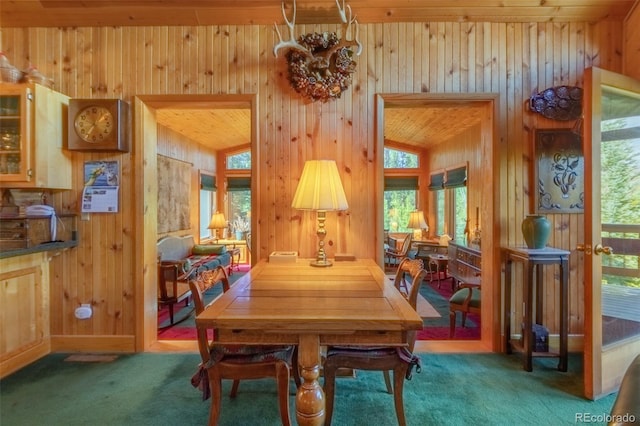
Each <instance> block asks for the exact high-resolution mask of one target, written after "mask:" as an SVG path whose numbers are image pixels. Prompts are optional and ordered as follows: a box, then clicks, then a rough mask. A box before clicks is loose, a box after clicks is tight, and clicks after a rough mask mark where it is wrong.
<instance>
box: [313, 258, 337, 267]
mask: <svg viewBox="0 0 640 426" xmlns="http://www.w3.org/2000/svg"><path fill="white" fill-rule="evenodd" d="M309 265H311V266H315V267H317V268H323V267H326V266H333V262H332V261H330V260H328V259H325V260H318V259H316V260H312V261H311V262H309Z"/></svg>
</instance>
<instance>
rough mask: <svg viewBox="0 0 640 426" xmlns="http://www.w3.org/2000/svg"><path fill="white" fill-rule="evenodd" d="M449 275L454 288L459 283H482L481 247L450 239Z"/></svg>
mask: <svg viewBox="0 0 640 426" xmlns="http://www.w3.org/2000/svg"><path fill="white" fill-rule="evenodd" d="M448 257H449V275H450V276H451V277H453V280H454V283H452V286H453V287H454V288H453V289H454V290H455V287H457V285H458V284H459V283H461V282H462V283H469V284H480V272H481V264H482V253H481V252H480V249H479V248H475V247H472V246H468V245H466V244H460V243H456V242H454V241H449V252H448Z"/></svg>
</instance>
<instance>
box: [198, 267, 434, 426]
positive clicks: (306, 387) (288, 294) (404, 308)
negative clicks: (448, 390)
mask: <svg viewBox="0 0 640 426" xmlns="http://www.w3.org/2000/svg"><path fill="white" fill-rule="evenodd" d="M196 326H197V327H204V328H213V329H216V330H217V333H218V334H217V340H218V341H219V342H220V343H222V344H229V343H235V344H247V345H252V344H261V345H262V344H294V345H298V364H299V368H300V377H301V379H302V383H301V385H300V387H299V388H298V390H297V394H296V399H295V406H296V420H297V422H298V424H299V425H322V424H324V417H325V400H324V392H323V390H322V387H321V386H320V384H319V382H318V377H319V376H320V368H321V347H322V346H325V345H354V344H355V345H371V346H379V345H385V346H404V345H405V342H406V341H407V337H406V334H407V333H408V332H410V331H411V330H420V329H422V326H423V322H422V318H421V317H420V316H419V315H418V313H417V312H416V311H415V310H414V309H413V308H412V307H411V305H409V303H408V302H407V301H406V299H405V298H404V297H403V296H402V294H401V293H400V292H399V291H398V290H397V289H396V288H395V286H394V285H393V282H392V281H390V280H388V279H385V275H384V272H383V271H382V269H381V268H380V267H379V266H378V264H376V263H375V262H374V261H373V260H369V259H362V260H355V261H344V262H334V264H333V266H331V267H324V268H318V267H312V266H310V265H309V260H306V259H298V260H297V261H296V262H295V263H268V262H267V261H261V262H259V263H258V264H257V265H256V266H255V267H254V268H252V269H251V270H250V271H249V272H248V273H247V274H246V275H244V276H243V277H242V278H240V279H239V280H238V281H237V282H236V283H235V284H234V285H233V286H232V287H231V289H230V290H229V291H227V292H226V293H224V294H223V295H222V296H221V297H220V298H218V299H217V300H216V301H215V302H214V303H213V304H211V305H210V306H209V307H207V308H206V309H205V310H204V311H203V312H202V313H201V314H199V315H198V316H197V317H196ZM353 408H354V410H355V409H356V407H353Z"/></svg>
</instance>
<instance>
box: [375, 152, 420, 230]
mask: <svg viewBox="0 0 640 426" xmlns="http://www.w3.org/2000/svg"><path fill="white" fill-rule="evenodd" d="M418 166H419V162H418V155H417V154H415V153H413V152H409V151H403V150H399V149H393V148H388V147H385V148H384V168H385V177H384V205H383V208H384V211H385V215H384V229H388V230H389V231H390V232H408V231H412V230H410V229H408V228H407V224H408V223H409V214H410V213H411V212H412V211H414V210H416V208H417V206H418Z"/></svg>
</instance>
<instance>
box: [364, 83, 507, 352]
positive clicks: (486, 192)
mask: <svg viewBox="0 0 640 426" xmlns="http://www.w3.org/2000/svg"><path fill="white" fill-rule="evenodd" d="M375 99H376V100H375V105H376V124H375V149H376V152H378V155H377V156H376V164H375V168H376V186H375V187H376V200H375V205H376V230H377V232H376V233H375V234H376V247H377V249H376V262H377V263H378V264H379V265H380V266H381V267H383V268H384V248H383V247H384V241H383V238H384V232H383V228H384V225H383V224H384V212H383V211H382V210H383V205H384V202H383V195H384V164H383V155H382V152H383V150H384V109H385V105H386V104H391V103H392V104H393V105H413V106H419V105H425V107H432V108H437V104H438V102H442V103H445V102H448V103H450V102H452V101H455V102H460V103H471V102H474V103H476V102H477V103H484V104H485V105H486V107H485V110H486V117H485V119H484V120H483V121H482V128H481V137H480V152H481V155H482V157H483V159H482V161H483V163H484V164H486V167H485V168H484V169H483V176H482V179H483V181H484V182H488V184H487V185H484V186H483V193H482V200H483V204H482V206H480V209H481V211H482V214H481V224H480V227H481V229H482V246H481V252H482V281H483V282H484V283H485V286H483V291H482V293H481V294H482V307H483V309H482V311H481V312H482V313H481V322H482V326H481V327H482V331H481V338H480V340H453V341H452V340H433V341H430V340H421V341H417V342H416V351H419V352H427V351H428V352H451V351H456V352H499V351H501V339H500V329H501V328H500V323H501V320H500V315H501V314H500V313H501V309H500V306H501V292H500V282H501V280H500V223H499V219H500V218H499V217H498V214H497V212H499V211H500V209H499V201H500V196H499V194H498V193H497V192H498V191H499V188H500V185H499V182H500V167H499V150H498V140H499V138H498V134H499V132H498V119H497V117H499V105H498V103H499V102H498V100H499V94H498V93H475V94H474V93H409V94H407V93H378V94H376V95H375Z"/></svg>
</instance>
